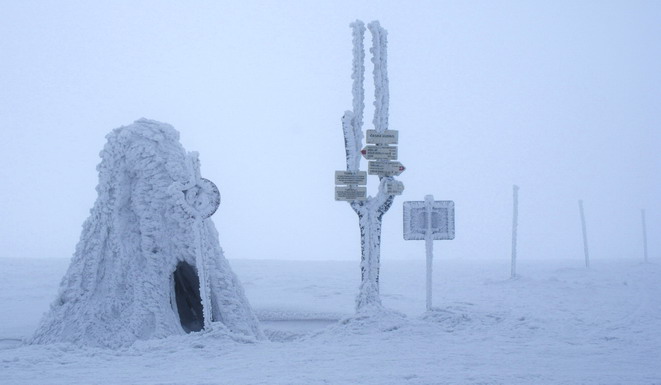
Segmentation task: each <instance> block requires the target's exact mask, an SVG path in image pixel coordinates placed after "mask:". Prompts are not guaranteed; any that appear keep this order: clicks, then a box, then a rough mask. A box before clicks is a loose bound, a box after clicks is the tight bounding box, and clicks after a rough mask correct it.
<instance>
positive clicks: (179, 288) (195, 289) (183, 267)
mask: <svg viewBox="0 0 661 385" xmlns="http://www.w3.org/2000/svg"><path fill="white" fill-rule="evenodd" d="M172 277H173V278H174V295H175V299H176V302H177V310H178V312H179V321H180V322H181V327H182V328H183V329H184V331H185V332H186V333H190V332H199V331H200V330H202V329H203V328H204V313H203V310H202V298H201V297H200V280H199V278H198V276H197V270H196V269H195V268H194V267H193V266H191V265H189V264H188V263H186V262H180V263H179V264H178V265H177V269H176V270H175V271H174V273H172Z"/></svg>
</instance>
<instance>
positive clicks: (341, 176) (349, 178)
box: [335, 171, 367, 185]
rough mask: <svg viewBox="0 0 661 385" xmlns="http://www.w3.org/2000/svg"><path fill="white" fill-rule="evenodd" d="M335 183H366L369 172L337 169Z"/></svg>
mask: <svg viewBox="0 0 661 385" xmlns="http://www.w3.org/2000/svg"><path fill="white" fill-rule="evenodd" d="M335 184H339V185H343V184H346V185H349V184H356V185H366V184H367V173H366V172H365V171H335Z"/></svg>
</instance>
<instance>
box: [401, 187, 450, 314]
mask: <svg viewBox="0 0 661 385" xmlns="http://www.w3.org/2000/svg"><path fill="white" fill-rule="evenodd" d="M404 239H405V240H407V241H408V240H422V239H424V240H425V249H426V254H427V310H431V307H432V306H431V281H432V279H431V273H432V260H433V258H434V256H433V248H434V240H435V239H438V240H444V239H445V240H451V239H454V202H453V201H434V197H433V196H432V195H427V196H425V200H424V201H422V202H421V201H413V202H412V201H409V202H404Z"/></svg>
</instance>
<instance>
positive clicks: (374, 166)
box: [367, 161, 406, 176]
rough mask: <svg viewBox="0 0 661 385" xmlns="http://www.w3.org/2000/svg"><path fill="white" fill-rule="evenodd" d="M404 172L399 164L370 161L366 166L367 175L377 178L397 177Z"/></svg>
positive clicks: (403, 168)
mask: <svg viewBox="0 0 661 385" xmlns="http://www.w3.org/2000/svg"><path fill="white" fill-rule="evenodd" d="M404 170H406V167H404V165H403V164H401V163H400V162H388V161H371V162H369V163H368V164H367V173H368V174H370V175H379V176H397V175H399V174H401V173H403V172H404Z"/></svg>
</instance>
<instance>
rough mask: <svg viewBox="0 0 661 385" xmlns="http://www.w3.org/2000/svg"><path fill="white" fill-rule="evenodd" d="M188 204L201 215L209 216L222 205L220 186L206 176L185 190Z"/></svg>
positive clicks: (203, 216) (201, 216) (202, 216)
mask: <svg viewBox="0 0 661 385" xmlns="http://www.w3.org/2000/svg"><path fill="white" fill-rule="evenodd" d="M184 197H185V198H186V204H187V205H188V206H189V207H190V208H191V209H192V210H193V211H194V212H195V213H196V214H197V215H198V216H199V217H200V218H203V219H204V218H209V217H210V216H212V215H213V213H215V212H216V210H218V206H220V192H219V191H218V187H216V185H215V184H214V183H213V182H212V181H210V180H209V179H206V178H200V181H199V182H198V183H197V184H196V185H195V186H193V187H191V188H189V189H187V190H184Z"/></svg>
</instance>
